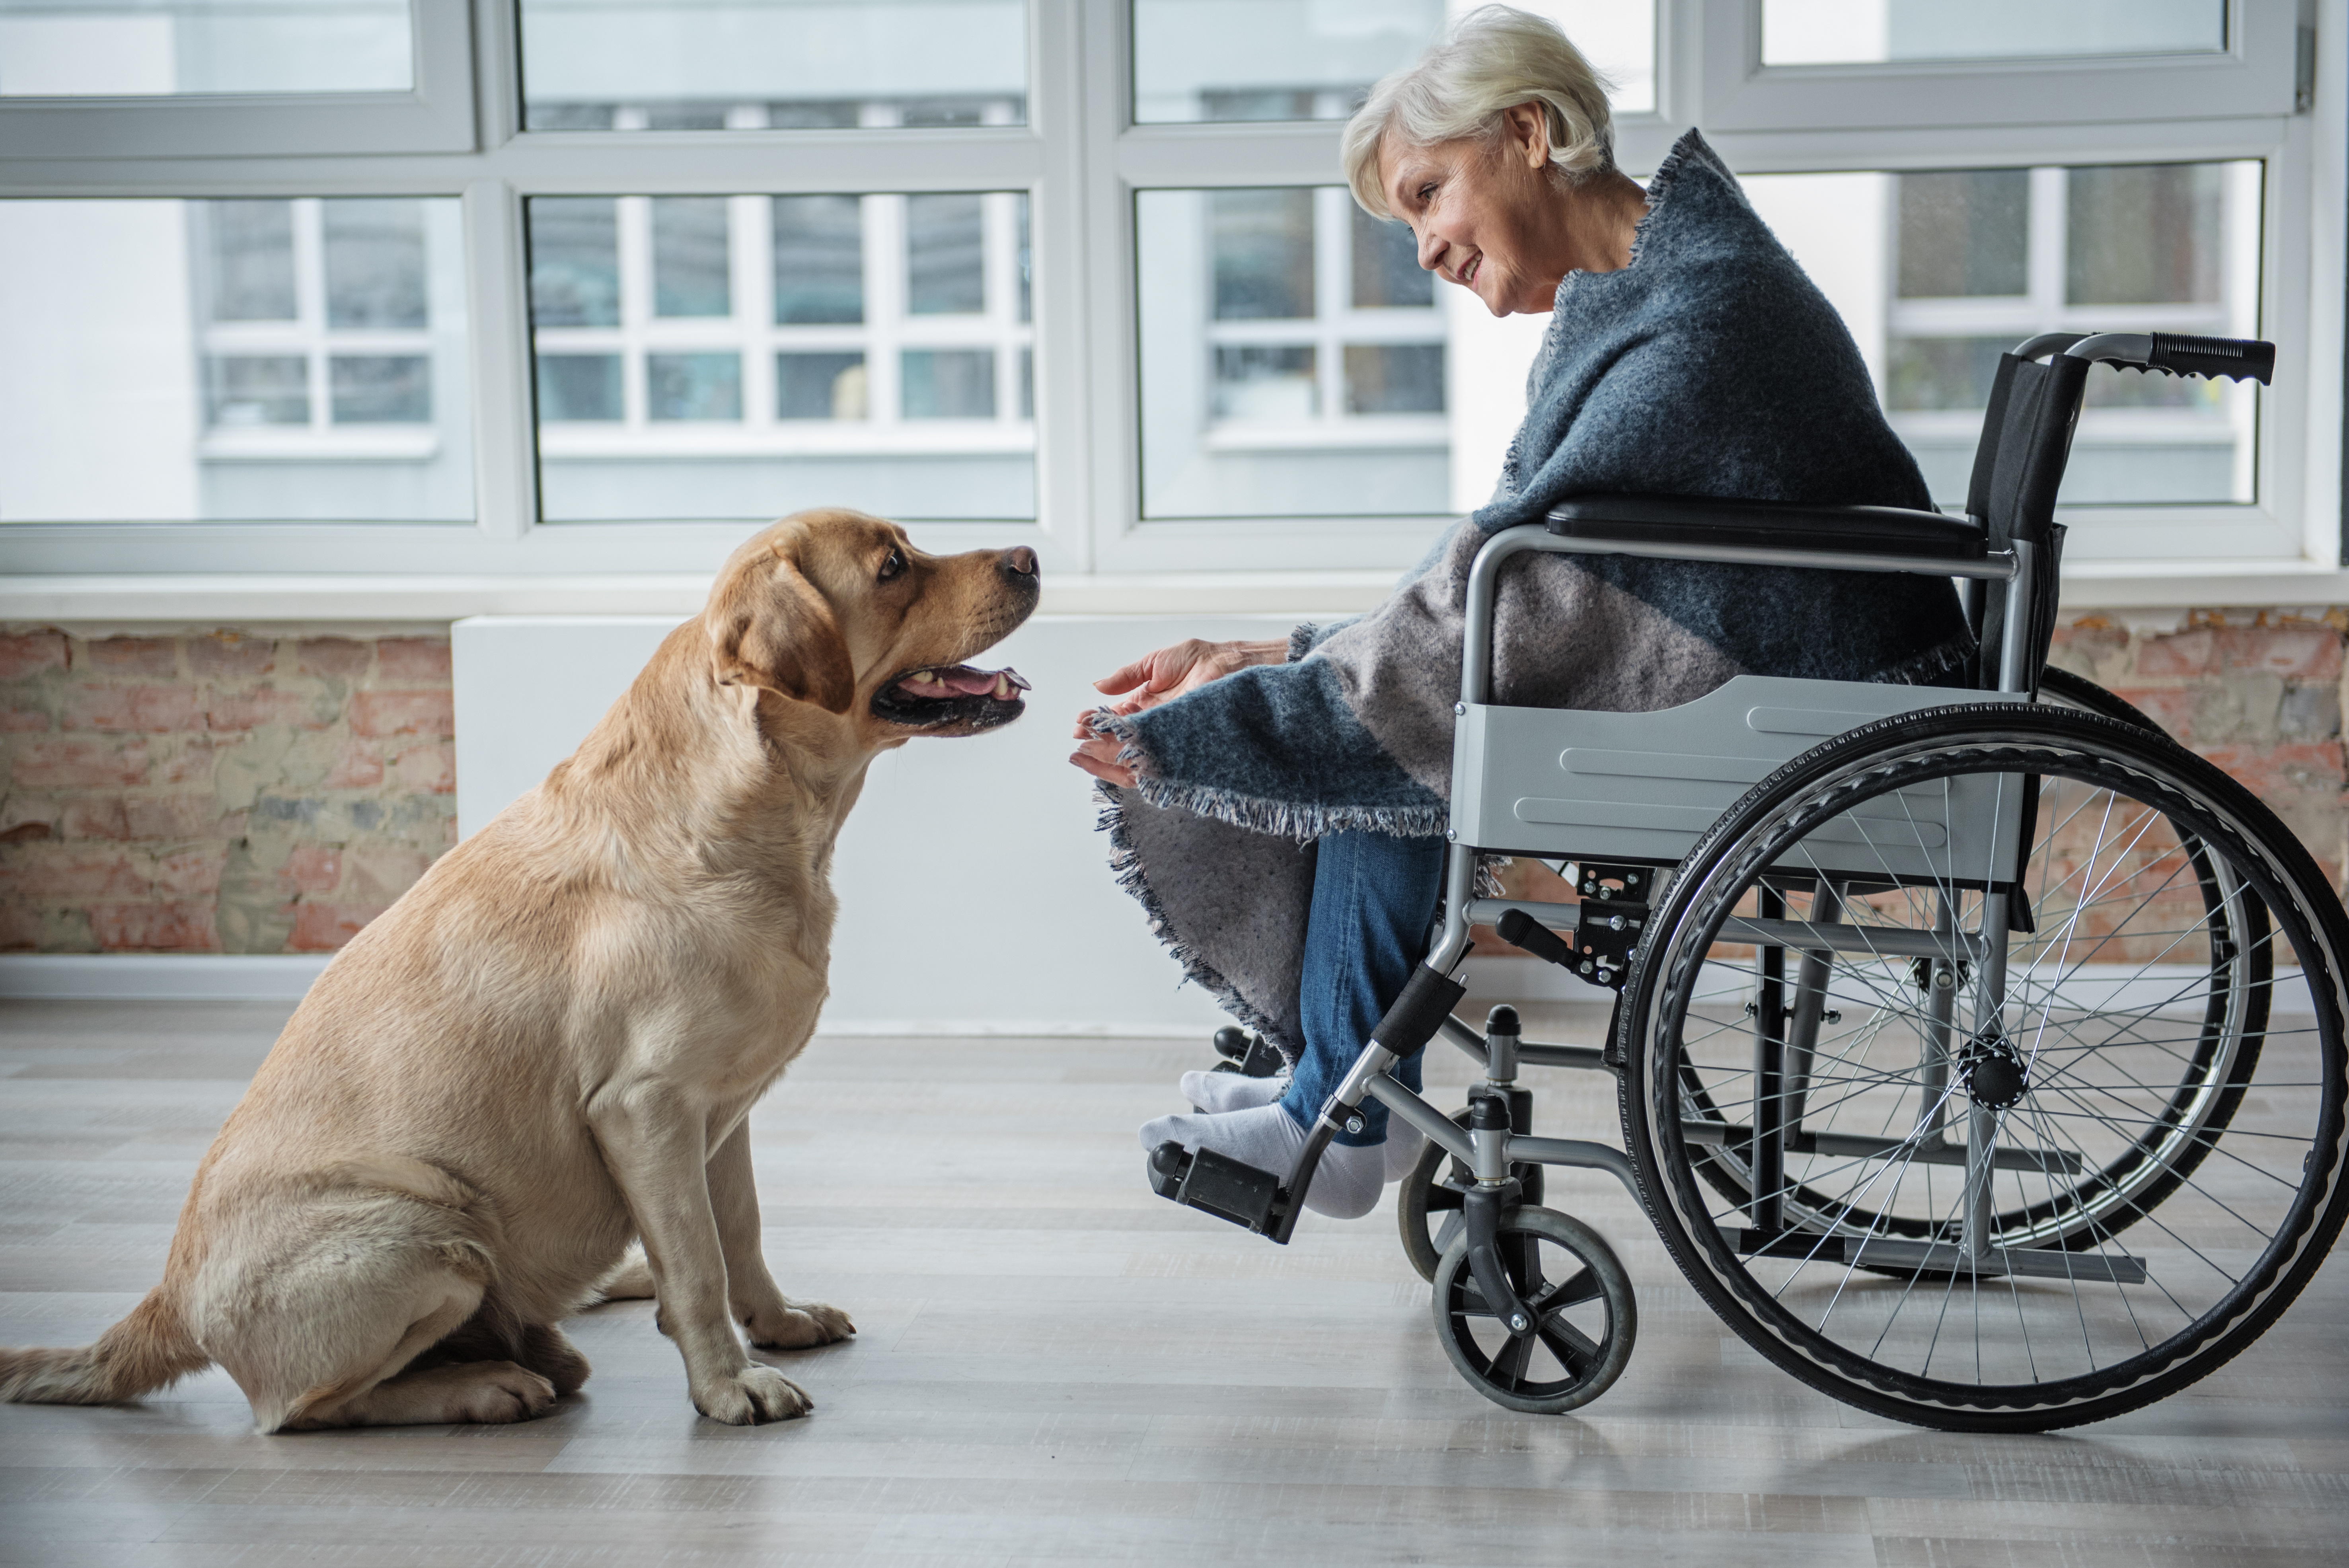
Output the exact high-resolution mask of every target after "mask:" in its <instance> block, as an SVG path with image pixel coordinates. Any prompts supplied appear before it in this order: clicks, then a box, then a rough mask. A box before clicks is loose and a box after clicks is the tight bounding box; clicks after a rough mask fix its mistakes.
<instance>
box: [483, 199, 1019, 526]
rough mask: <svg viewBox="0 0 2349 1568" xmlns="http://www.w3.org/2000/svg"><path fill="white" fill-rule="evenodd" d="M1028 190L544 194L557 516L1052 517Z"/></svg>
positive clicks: (533, 218) (539, 217)
mask: <svg viewBox="0 0 2349 1568" xmlns="http://www.w3.org/2000/svg"><path fill="white" fill-rule="evenodd" d="M1026 207H1027V199H1026V197H1025V196H1024V195H1023V194H1021V193H1019V192H1016V191H972V192H966V191H953V192H913V193H905V194H895V193H893V194H874V195H791V196H766V195H758V196H707V197H647V196H619V197H611V196H600V197H568V196H566V197H534V198H533V199H532V200H531V201H529V203H528V205H527V208H526V225H527V229H528V232H529V235H530V253H531V267H532V277H531V289H530V295H531V300H532V308H533V323H532V335H533V343H534V345H535V348H536V353H537V363H538V369H537V377H536V382H537V387H538V421H539V429H538V457H539V464H538V470H539V479H540V498H541V500H540V504H541V511H542V514H543V518H544V519H545V520H546V521H550V522H572V521H619V520H628V519H646V520H655V521H686V520H695V521H698V520H728V521H732V520H752V519H758V518H764V517H771V516H773V515H775V514H776V513H778V512H781V511H790V510H791V509H792V507H794V506H797V505H802V504H810V503H812V501H814V500H823V501H827V502H832V503H836V504H839V505H843V506H856V507H862V508H864V509H865V510H867V511H875V512H879V513H882V514H883V515H885V516H891V517H900V518H907V519H915V520H926V519H963V518H1008V519H1024V518H1031V517H1033V516H1034V515H1035V507H1036V500H1035V491H1036V480H1035V427H1034V424H1033V419H1034V396H1033V392H1032V389H1031V387H1030V377H1031V376H1032V374H1033V372H1032V370H1031V368H1030V352H1031V348H1032V345H1033V341H1034V336H1035V329H1034V327H1033V326H1032V325H1030V323H1029V320H1028V315H1027V306H1026V294H1025V290H1024V283H1023V280H1024V272H1023V269H1024V266H1025V250H1024V247H1025V243H1026V238H1025V229H1024V223H1025V212H1026ZM733 258H740V260H741V264H740V265H739V266H736V265H733V264H731V263H732V259H733ZM688 458H689V459H691V460H690V461H689V462H680V461H679V460H678V459H688Z"/></svg>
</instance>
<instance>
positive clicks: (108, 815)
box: [57, 795, 130, 839]
mask: <svg viewBox="0 0 2349 1568" xmlns="http://www.w3.org/2000/svg"><path fill="white" fill-rule="evenodd" d="M57 831H58V835H59V836H60V837H62V838H67V839H127V838H129V836H130V818H129V814H128V813H126V812H125V811H124V810H123V803H122V797H121V796H119V795H76V796H74V797H73V798H72V799H68V800H67V801H66V803H65V814H64V817H63V819H62V820H61V821H60V822H59V824H58V830H57Z"/></svg>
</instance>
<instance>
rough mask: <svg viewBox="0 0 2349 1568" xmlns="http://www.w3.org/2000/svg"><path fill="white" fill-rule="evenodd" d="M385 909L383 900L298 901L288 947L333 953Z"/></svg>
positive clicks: (302, 950) (290, 949)
mask: <svg viewBox="0 0 2349 1568" xmlns="http://www.w3.org/2000/svg"><path fill="white" fill-rule="evenodd" d="M383 911H384V906H383V905H381V904H352V903H297V904H295V906H294V933H293V934H292V935H290V936H288V937H287V938H286V939H285V945H286V948H287V949H288V950H289V951H291V952H295V953H332V952H334V951H336V949H337V948H339V947H341V946H342V945H343V944H345V943H347V942H348V941H350V939H351V938H352V937H354V936H357V934H359V932H360V930H361V929H362V928H363V927H364V926H365V925H366V924H367V922H368V921H370V920H373V919H374V918H375V917H376V916H377V915H378V914H381V913H383Z"/></svg>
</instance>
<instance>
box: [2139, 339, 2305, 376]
mask: <svg viewBox="0 0 2349 1568" xmlns="http://www.w3.org/2000/svg"><path fill="white" fill-rule="evenodd" d="M2146 364H2147V366H2148V367H2150V368H2152V369H2155V370H2167V371H2168V372H2169V374H2171V375H2172V376H2210V377H2219V376H2224V377H2229V378H2230V379H2231V380H2236V381H2256V382H2258V383H2259V384H2260V385H2261V386H2262V387H2264V386H2266V385H2267V384H2268V383H2269V382H2270V381H2271V379H2272V378H2273V377H2274V376H2275V345H2274V344H2272V343H2261V342H2258V341H2256V340H2254V339H2251V338H2246V337H2189V336H2188V335H2185V334H2184V333H2178V332H2157V333H2155V334H2154V335H2153V352H2152V353H2151V354H2150V355H2148V356H2147V357H2146Z"/></svg>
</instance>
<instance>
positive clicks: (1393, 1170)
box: [1379, 1116, 1427, 1181]
mask: <svg viewBox="0 0 2349 1568" xmlns="http://www.w3.org/2000/svg"><path fill="white" fill-rule="evenodd" d="M1379 1147H1380V1148H1381V1149H1383V1150H1386V1151H1387V1180H1388V1181H1402V1179H1403V1178H1404V1177H1406V1176H1408V1175H1410V1174H1411V1168H1412V1167H1413V1166H1414V1165H1416V1164H1418V1163H1419V1152H1420V1150H1423V1149H1425V1148H1426V1147H1427V1134H1425V1133H1424V1132H1422V1131H1421V1130H1419V1129H1418V1128H1416V1127H1413V1126H1412V1125H1411V1124H1409V1123H1408V1122H1406V1121H1404V1120H1403V1119H1402V1118H1401V1117H1399V1116H1390V1117H1388V1118H1387V1140H1386V1141H1385V1142H1384V1143H1382V1144H1381V1145H1380V1146H1379Z"/></svg>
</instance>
